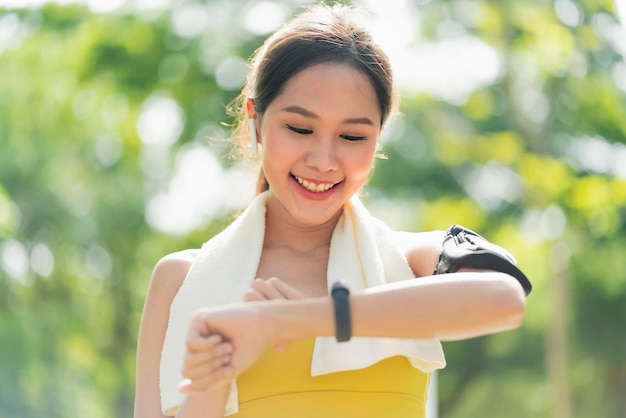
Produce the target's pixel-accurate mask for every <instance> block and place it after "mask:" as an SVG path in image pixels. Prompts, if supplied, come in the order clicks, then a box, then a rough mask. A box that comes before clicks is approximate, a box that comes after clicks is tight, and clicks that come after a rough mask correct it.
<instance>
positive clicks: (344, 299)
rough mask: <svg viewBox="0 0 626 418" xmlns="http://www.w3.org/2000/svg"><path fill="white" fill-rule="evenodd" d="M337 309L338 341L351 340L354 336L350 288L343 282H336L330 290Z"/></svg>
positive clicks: (336, 335) (336, 328)
mask: <svg viewBox="0 0 626 418" xmlns="http://www.w3.org/2000/svg"><path fill="white" fill-rule="evenodd" d="M330 296H331V297H332V298H333V306H334V310H335V337H336V338H337V342H344V341H349V340H350V337H352V320H351V318H350V300H349V298H348V296H350V290H348V288H347V287H346V286H344V284H343V283H341V282H335V283H334V284H333V287H332V289H331V291H330Z"/></svg>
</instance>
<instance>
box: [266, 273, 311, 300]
mask: <svg viewBox="0 0 626 418" xmlns="http://www.w3.org/2000/svg"><path fill="white" fill-rule="evenodd" d="M268 284H270V285H271V286H272V287H273V288H274V289H276V291H278V292H279V293H280V294H281V295H282V296H283V297H284V298H285V299H304V298H306V297H307V295H305V294H304V293H302V292H300V291H299V290H296V289H295V288H294V287H292V286H289V285H288V284H287V283H285V282H284V281H282V280H280V279H279V278H277V277H272V278H270V279H268Z"/></svg>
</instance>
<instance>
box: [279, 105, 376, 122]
mask: <svg viewBox="0 0 626 418" xmlns="http://www.w3.org/2000/svg"><path fill="white" fill-rule="evenodd" d="M283 112H288V113H295V114H298V115H302V116H304V117H307V118H311V119H319V118H320V117H319V116H318V115H316V114H315V113H313V112H311V111H310V110H307V109H305V108H303V107H300V106H295V105H293V106H287V107H285V108H283ZM343 123H346V124H350V125H371V126H374V122H372V120H371V119H370V118H368V117H361V118H348V119H344V120H343Z"/></svg>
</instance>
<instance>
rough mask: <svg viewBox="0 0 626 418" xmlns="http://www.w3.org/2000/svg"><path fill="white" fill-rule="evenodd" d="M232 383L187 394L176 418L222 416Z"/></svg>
mask: <svg viewBox="0 0 626 418" xmlns="http://www.w3.org/2000/svg"><path fill="white" fill-rule="evenodd" d="M229 389H230V385H222V386H219V387H217V388H214V389H211V390H207V391H204V392H202V393H194V394H190V395H188V396H187V398H186V399H185V402H183V404H182V405H181V407H180V409H179V410H178V412H177V413H176V418H222V417H223V416H224V409H225V408H226V401H227V399H228V391H229Z"/></svg>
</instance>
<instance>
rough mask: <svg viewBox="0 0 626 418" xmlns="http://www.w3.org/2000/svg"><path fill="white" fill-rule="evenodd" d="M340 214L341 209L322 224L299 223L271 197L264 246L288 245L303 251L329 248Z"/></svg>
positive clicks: (267, 211) (266, 216)
mask: <svg viewBox="0 0 626 418" xmlns="http://www.w3.org/2000/svg"><path fill="white" fill-rule="evenodd" d="M340 216H341V211H340V212H338V213H337V214H336V215H335V216H333V217H332V218H330V219H328V220H327V221H325V222H323V223H321V224H316V225H307V224H303V223H299V222H298V221H297V220H296V219H294V218H293V217H292V216H291V215H290V214H289V213H288V212H287V210H286V209H285V208H284V207H283V206H282V205H281V204H280V203H279V202H278V201H276V199H272V198H269V199H268V201H267V210H266V215H265V241H264V247H265V248H279V247H287V248H289V249H292V250H294V251H297V252H303V253H308V252H312V251H315V250H318V249H321V248H329V247H330V240H331V238H332V235H333V231H334V230H335V226H336V225H337V221H338V220H339V217H340Z"/></svg>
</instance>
